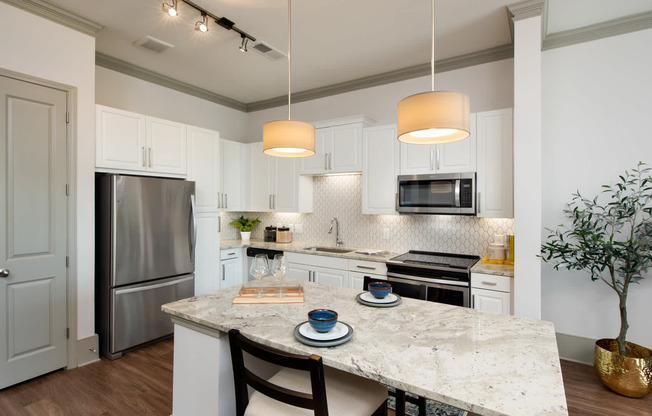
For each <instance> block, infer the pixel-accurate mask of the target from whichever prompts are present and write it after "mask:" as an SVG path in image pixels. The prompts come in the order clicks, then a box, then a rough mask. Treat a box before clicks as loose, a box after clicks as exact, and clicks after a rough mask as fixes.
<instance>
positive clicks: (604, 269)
mask: <svg viewBox="0 0 652 416" xmlns="http://www.w3.org/2000/svg"><path fill="white" fill-rule="evenodd" d="M649 172H650V168H649V167H646V165H645V163H643V162H639V163H638V165H637V167H636V168H635V169H633V170H632V172H628V171H625V174H624V175H620V176H619V178H620V180H619V181H618V182H617V183H616V184H615V185H603V186H602V188H604V190H603V191H602V195H603V198H604V200H605V201H604V202H602V203H600V202H598V199H600V198H599V197H600V195H598V196H596V197H595V198H594V199H587V198H584V197H582V196H581V195H580V193H579V191H578V192H577V193H576V194H574V195H573V200H572V202H571V203H570V204H568V208H567V209H565V210H564V213H565V214H566V215H567V216H568V218H569V219H570V220H571V221H572V225H571V226H570V227H564V226H563V225H560V227H561V228H560V229H558V230H557V231H553V230H550V229H548V231H550V233H551V234H550V235H549V236H548V241H547V242H546V244H543V245H542V246H541V258H542V259H543V261H545V262H551V263H552V264H554V268H555V270H559V267H560V266H564V268H565V269H566V270H584V271H586V272H588V273H589V274H590V275H591V280H593V281H596V280H599V279H600V280H602V281H603V282H605V283H606V284H607V286H609V287H610V288H612V289H613V290H614V291H615V292H616V293H617V294H618V299H619V310H620V333H619V334H618V338H616V341H617V342H618V348H619V350H620V355H622V356H625V355H626V354H625V341H626V336H627V329H628V328H629V324H628V323H627V292H628V290H629V288H630V285H631V284H632V283H639V282H640V281H641V280H642V279H643V278H644V276H643V274H644V273H645V272H646V271H647V270H648V268H649V267H650V266H651V265H652V220H651V214H652V206H651V205H652V176H650V174H649Z"/></svg>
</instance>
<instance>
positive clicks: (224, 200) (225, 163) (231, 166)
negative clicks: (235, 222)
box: [219, 140, 246, 211]
mask: <svg viewBox="0 0 652 416" xmlns="http://www.w3.org/2000/svg"><path fill="white" fill-rule="evenodd" d="M221 157H222V159H221V164H220V165H221V168H222V169H221V171H222V188H221V192H220V200H219V206H220V209H222V210H224V211H243V210H244V209H245V202H244V200H245V193H244V189H245V177H246V176H245V175H244V173H245V163H244V157H245V145H244V144H243V143H238V142H233V141H230V140H221Z"/></svg>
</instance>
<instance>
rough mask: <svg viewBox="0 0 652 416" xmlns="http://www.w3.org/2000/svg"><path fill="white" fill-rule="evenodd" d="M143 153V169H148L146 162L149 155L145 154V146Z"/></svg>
mask: <svg viewBox="0 0 652 416" xmlns="http://www.w3.org/2000/svg"><path fill="white" fill-rule="evenodd" d="M142 151H143V167H146V166H147V162H146V160H145V157H146V156H147V155H146V154H145V146H143V147H142Z"/></svg>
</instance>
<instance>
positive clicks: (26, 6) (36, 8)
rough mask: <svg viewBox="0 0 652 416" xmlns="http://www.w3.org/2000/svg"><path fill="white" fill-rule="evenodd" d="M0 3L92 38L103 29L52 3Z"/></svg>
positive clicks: (26, 0) (6, 0) (36, 0)
mask: <svg viewBox="0 0 652 416" xmlns="http://www.w3.org/2000/svg"><path fill="white" fill-rule="evenodd" d="M0 1H2V2H3V3H7V4H10V5H12V6H14V7H17V8H19V9H22V10H25V11H27V12H30V13H32V14H35V15H37V16H40V17H43V18H45V19H48V20H51V21H53V22H55V23H59V24H60V25H63V26H66V27H69V28H70V29H74V30H77V31H79V32H81V33H84V34H86V35H90V36H93V37H95V36H97V32H99V31H100V30H102V28H103V26H102V25H101V24H99V23H96V22H93V21H92V20H88V19H86V18H85V17H82V16H80V15H78V14H75V13H72V12H69V11H68V10H65V9H62V8H61V7H59V6H56V5H54V4H52V3H46V2H44V1H40V0H0Z"/></svg>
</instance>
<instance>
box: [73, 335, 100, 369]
mask: <svg viewBox="0 0 652 416" xmlns="http://www.w3.org/2000/svg"><path fill="white" fill-rule="evenodd" d="M98 343H99V339H98V337H97V334H94V335H91V336H90V337H88V338H84V339H78V340H77V366H78V367H81V366H83V365H87V364H91V363H94V362H97V361H100V354H99V349H98Z"/></svg>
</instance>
